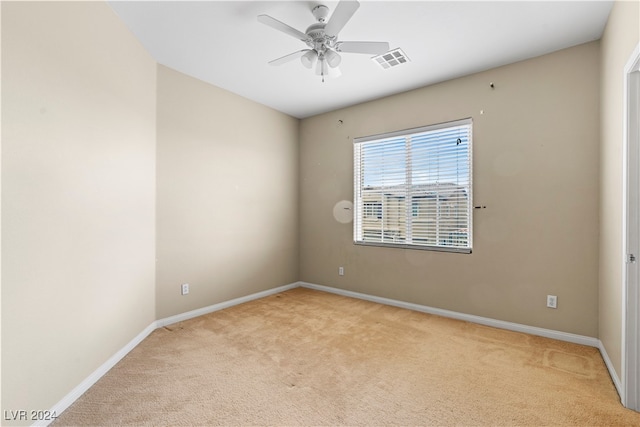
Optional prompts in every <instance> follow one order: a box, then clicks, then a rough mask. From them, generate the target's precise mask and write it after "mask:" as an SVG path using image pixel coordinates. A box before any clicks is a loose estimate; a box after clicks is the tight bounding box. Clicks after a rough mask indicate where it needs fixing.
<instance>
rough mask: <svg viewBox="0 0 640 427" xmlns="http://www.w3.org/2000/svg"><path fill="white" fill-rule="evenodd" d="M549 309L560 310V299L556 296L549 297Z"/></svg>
mask: <svg viewBox="0 0 640 427" xmlns="http://www.w3.org/2000/svg"><path fill="white" fill-rule="evenodd" d="M547 307H549V308H558V297H557V296H555V295H547Z"/></svg>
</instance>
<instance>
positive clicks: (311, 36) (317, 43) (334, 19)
mask: <svg viewBox="0 0 640 427" xmlns="http://www.w3.org/2000/svg"><path fill="white" fill-rule="evenodd" d="M359 7H360V3H358V2H357V1H356V0H341V1H340V2H339V3H338V5H337V6H336V9H335V11H334V12H333V14H332V15H331V18H330V19H329V21H328V22H327V17H328V16H329V8H328V7H327V6H325V5H318V6H316V7H314V8H313V9H312V10H311V13H312V14H313V16H314V17H315V19H316V21H318V22H317V23H315V24H312V25H310V26H309V28H307V30H306V32H304V33H303V32H302V31H298V30H296V29H295V28H293V27H291V26H289V25H287V24H285V23H284V22H280V21H278V20H277V19H275V18H272V17H271V16H269V15H259V16H258V22H261V23H263V24H265V25H267V26H269V27H271V28H274V29H276V30H278V31H281V32H283V33H285V34H287V35H289V36H292V37H295V38H297V39H298V40H301V41H302V42H304V43H305V44H306V45H307V46H308V47H309V49H303V50H300V51H298V52H294V53H291V54H289V55H285V56H283V57H281V58H278V59H274V60H273V61H270V62H269V64H270V65H282V64H284V63H287V62H289V61H293V60H294V59H297V58H300V62H302V65H303V66H304V67H305V68H308V69H312V68H313V66H314V64H315V65H316V74H318V75H319V76H322V81H324V77H325V76H330V77H337V76H339V75H340V74H341V73H340V70H339V68H338V66H339V65H340V63H341V62H342V57H341V56H340V54H339V53H338V52H342V53H360V54H368V55H380V54H383V53H385V52H387V51H388V50H389V43H387V42H349V41H347V42H343V41H338V33H339V32H340V31H341V30H342V28H344V26H345V24H346V23H347V22H348V21H349V20H350V19H351V17H352V16H353V14H354V13H355V12H356V10H358V8H359ZM325 22H326V23H325Z"/></svg>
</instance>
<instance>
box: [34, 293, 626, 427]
mask: <svg viewBox="0 0 640 427" xmlns="http://www.w3.org/2000/svg"><path fill="white" fill-rule="evenodd" d="M297 287H304V288H309V289H315V290H318V291H324V292H330V293H333V294H338V295H342V296H347V297H352V298H358V299H362V300H366V301H372V302H376V303H379V304H385V305H390V306H394V307H400V308H406V309H409V310H414V311H420V312H423V313H429V314H435V315H438V316H443V317H449V318H452V319H458V320H464V321H467V322H472V323H478V324H480V325H485V326H492V327H495V328H500V329H507V330H511V331H516V332H524V333H528V334H532V335H538V336H543V337H547V338H553V339H557V340H561V341H568V342H572V343H576V344H583V345H588V346H591V347H596V348H598V349H600V353H601V354H602V357H603V359H604V361H605V364H606V366H607V369H608V370H609V373H610V374H611V378H612V379H613V382H614V384H615V387H616V389H617V390H618V393H619V394H620V395H621V396H622V394H621V391H622V387H621V383H620V380H619V378H618V376H617V374H616V372H615V370H614V369H613V365H612V364H611V360H610V359H609V356H608V355H607V352H606V350H605V348H604V346H603V345H602V342H600V340H599V339H597V338H592V337H587V336H583V335H576V334H570V333H566V332H560V331H554V330H551V329H544V328H537V327H534V326H527V325H521V324H518V323H512V322H505V321H502V320H496V319H491V318H487V317H480V316H474V315H471V314H464V313H458V312H455V311H449V310H443V309H440V308H434V307H429V306H425V305H419V304H413V303H409V302H404V301H398V300H393V299H389V298H383V297H377V296H372V295H367V294H362V293H359V292H352V291H347V290H344V289H338V288H332V287H329V286H323V285H316V284H313V283H307V282H295V283H291V284H289V285H284V286H280V287H277V288H273V289H268V290H266V291H262V292H257V293H255V294H251V295H247V296H244V297H240V298H235V299H232V300H229V301H225V302H221V303H218V304H214V305H210V306H208V307H203V308H200V309H197V310H192V311H188V312H186V313H182V314H177V315H175V316H170V317H166V318H164V319H160V320H157V321H155V322H153V323H152V324H150V325H149V326H147V327H146V328H145V329H144V330H143V331H142V332H140V333H139V334H138V335H137V336H136V337H135V338H134V339H132V340H131V341H130V342H129V343H128V344H127V345H125V346H124V347H123V348H122V349H121V350H120V351H118V352H117V353H116V354H114V355H113V356H112V357H111V358H109V360H107V361H106V362H105V363H103V364H102V365H101V366H100V367H99V368H98V369H96V370H95V371H94V372H93V373H92V374H91V375H89V376H88V377H87V378H86V379H85V380H84V381H82V382H81V383H80V384H79V385H78V386H77V387H75V388H74V389H73V390H72V391H71V392H70V393H69V394H67V395H66V396H65V397H64V398H63V399H62V400H61V401H59V402H58V403H57V404H56V405H55V406H54V407H53V408H51V412H55V413H57V414H58V415H59V414H61V413H62V412H63V411H64V410H65V409H67V408H68V407H69V406H71V404H72V403H73V402H75V401H76V399H78V398H79V397H80V396H81V395H82V394H83V393H85V392H86V391H87V390H88V389H89V388H91V386H93V385H94V384H95V383H96V382H97V381H98V380H99V379H100V378H101V377H102V376H103V375H104V374H106V373H107V372H108V371H109V370H110V369H111V368H113V367H114V366H115V365H116V363H118V362H119V361H120V360H121V359H122V358H123V357H124V356H126V355H127V353H129V352H130V351H131V350H133V349H134V348H135V347H136V346H137V345H138V344H140V343H141V342H142V341H143V340H144V339H145V338H146V337H147V336H149V334H151V332H153V331H154V330H155V329H157V328H162V327H164V326H167V325H171V324H173V323H177V322H182V321H184V320H188V319H192V318H194V317H198V316H202V315H204V314H208V313H213V312H215V311H219V310H223V309H225V308H229V307H233V306H234V305H238V304H243V303H245V302H249V301H253V300H256V299H260V298H264V297H267V296H270V295H274V294H277V293H280V292H284V291H287V290H289V289H293V288H297ZM49 423H50V422H49V421H39V422H36V423H34V424H33V425H34V426H47V425H48V424H49Z"/></svg>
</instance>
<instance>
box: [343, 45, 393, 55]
mask: <svg viewBox="0 0 640 427" xmlns="http://www.w3.org/2000/svg"><path fill="white" fill-rule="evenodd" d="M336 50H337V51H338V52H346V53H366V54H369V55H381V54H383V53H385V52H388V51H389V43H387V42H339V43H338V44H337V45H336Z"/></svg>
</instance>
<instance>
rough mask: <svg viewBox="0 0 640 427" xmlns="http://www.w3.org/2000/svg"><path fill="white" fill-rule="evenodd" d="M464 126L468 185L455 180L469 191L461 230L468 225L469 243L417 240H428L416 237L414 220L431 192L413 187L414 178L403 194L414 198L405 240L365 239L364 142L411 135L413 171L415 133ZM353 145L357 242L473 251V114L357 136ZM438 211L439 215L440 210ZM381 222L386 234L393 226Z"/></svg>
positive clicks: (406, 164)
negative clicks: (362, 150)
mask: <svg viewBox="0 0 640 427" xmlns="http://www.w3.org/2000/svg"><path fill="white" fill-rule="evenodd" d="M464 126H467V127H468V147H467V151H466V152H467V159H468V161H467V166H468V172H467V173H468V184H467V185H466V186H465V185H460V183H459V182H457V183H455V185H456V186H459V187H460V189H461V190H462V191H465V193H466V199H467V207H466V212H467V218H468V220H467V221H466V224H465V227H463V228H460V229H459V230H465V229H466V238H467V245H466V246H464V247H459V246H446V245H444V244H432V245H426V244H416V243H413V242H414V239H415V240H416V241H419V240H423V241H424V237H422V238H421V237H415V235H414V234H413V230H412V228H413V222H414V221H416V219H417V218H418V217H419V212H420V203H419V200H426V199H427V197H428V196H427V195H424V194H419V193H417V192H415V191H414V189H409V186H411V187H413V184H412V183H411V180H410V178H407V180H406V181H408V182H409V186H408V185H407V184H406V182H405V184H404V193H403V194H402V198H403V199H405V202H406V199H407V198H410V200H409V201H408V202H406V205H405V210H407V211H406V212H404V220H405V221H406V223H405V224H404V228H402V232H404V233H405V237H404V239H403V241H400V242H383V241H380V242H376V241H365V238H366V229H365V227H364V225H363V222H364V221H365V216H364V214H365V207H364V205H365V204H366V203H365V201H364V198H363V194H362V193H363V189H364V183H363V182H362V180H363V179H364V178H363V176H362V175H363V168H362V166H361V163H362V158H361V149H362V148H361V147H362V145H361V144H365V143H372V142H376V141H379V142H380V143H381V144H380V145H381V146H383V145H384V144H385V140H390V139H395V138H408V142H407V143H406V145H405V150H409V152H410V153H411V154H406V158H405V160H404V168H405V169H406V170H408V171H411V173H412V172H413V170H412V164H411V163H412V161H413V153H414V152H413V151H412V148H411V140H410V139H411V137H418V136H420V135H422V134H425V133H427V132H433V131H438V130H445V129H449V128H456V127H464ZM353 149H354V152H353V160H354V177H353V183H354V202H353V208H354V221H353V242H354V244H356V245H362V246H380V247H390V248H400V249H418V250H427V251H439V252H453V253H466V254H470V253H472V252H473V210H474V208H473V119H472V118H470V117H469V118H465V119H460V120H455V121H450V122H443V123H437V124H433V125H427V126H421V127H417V128H411V129H404V130H399V131H393V132H387V133H384V134H377V135H371V136H365V137H358V138H354V139H353ZM442 161H443V160H442V159H441V158H438V162H439V163H438V164H440V163H441V162H442ZM407 174H408V175H410V173H409V172H407ZM399 187H402V185H399ZM382 189H383V190H384V187H382ZM370 194H374V193H370ZM380 194H381V195H382V199H383V200H384V197H385V194H384V191H383V192H382V193H380ZM359 199H360V200H359ZM438 200H439V198H438ZM367 203H371V202H367ZM383 203H384V202H383ZM416 203H417V205H416ZM437 203H440V202H439V201H438V202H437ZM440 208H443V209H444V208H446V206H440V205H439V204H438V207H437V210H438V211H439V210H440ZM455 209H456V211H457V209H458V208H457V207H456V208H455ZM398 212H399V214H398V215H396V217H397V218H402V217H403V215H401V214H400V213H401V210H399V211H398ZM436 215H437V216H438V215H439V213H438V214H436ZM382 217H383V218H385V211H384V208H383V214H382ZM440 219H441V217H438V219H437V221H440ZM380 225H381V228H380V233H381V236H385V233H388V232H389V231H390V230H386V229H385V226H384V224H380ZM440 229H441V227H440V226H437V227H436V228H435V230H436V233H437V234H439V232H440ZM429 230H430V229H429ZM452 233H453V232H450V233H449V234H452ZM453 234H455V233H453ZM383 238H384V237H383ZM451 238H452V239H455V238H459V237H456V236H451ZM407 240H409V243H407V242H406V241H407ZM446 241H447V238H446V237H445V238H444V239H442V238H440V239H439V242H446ZM449 241H451V240H449Z"/></svg>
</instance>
